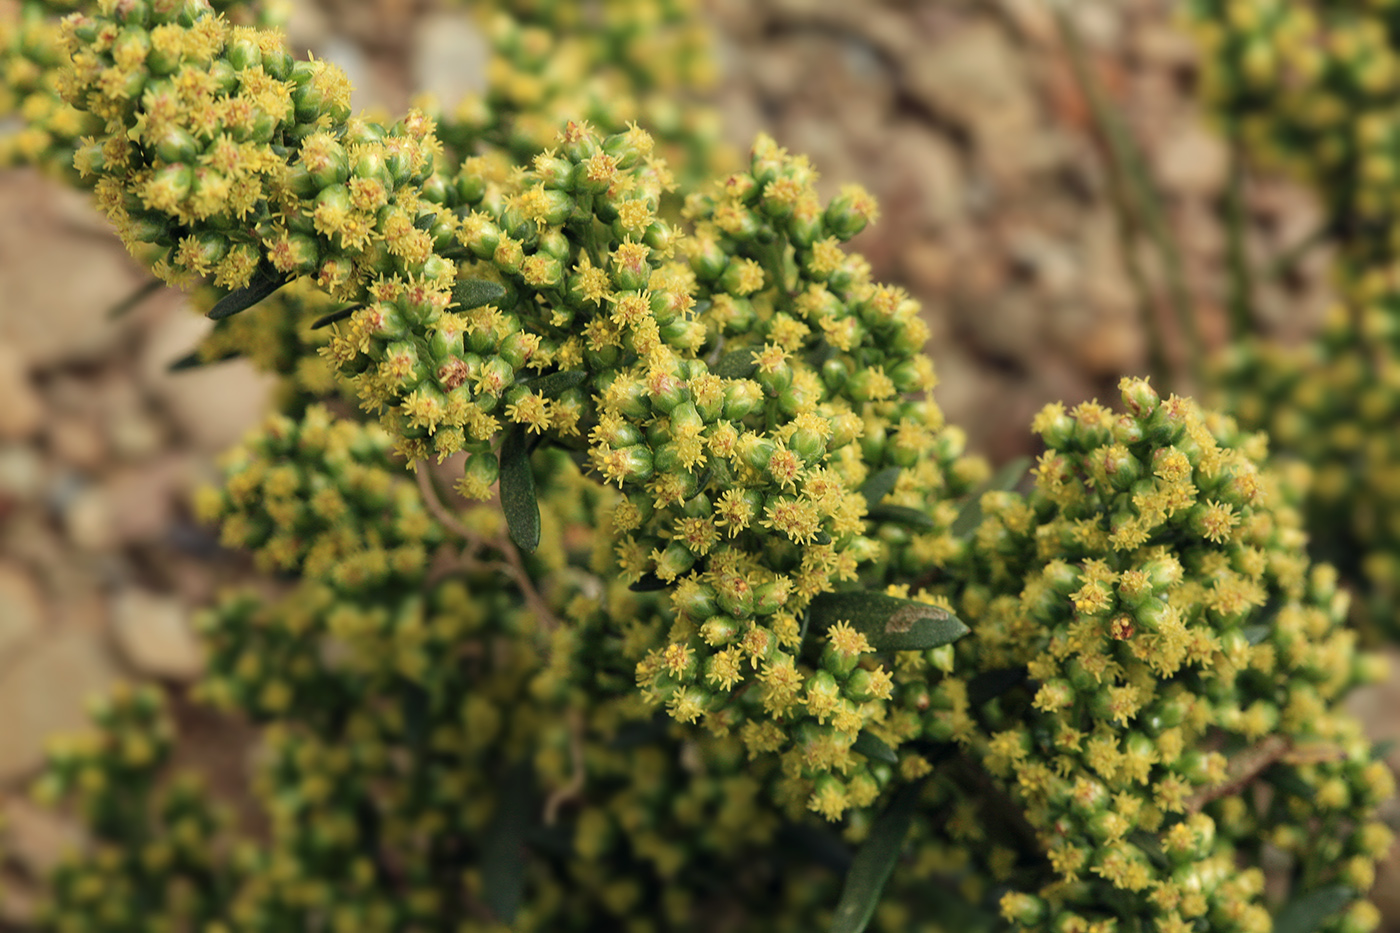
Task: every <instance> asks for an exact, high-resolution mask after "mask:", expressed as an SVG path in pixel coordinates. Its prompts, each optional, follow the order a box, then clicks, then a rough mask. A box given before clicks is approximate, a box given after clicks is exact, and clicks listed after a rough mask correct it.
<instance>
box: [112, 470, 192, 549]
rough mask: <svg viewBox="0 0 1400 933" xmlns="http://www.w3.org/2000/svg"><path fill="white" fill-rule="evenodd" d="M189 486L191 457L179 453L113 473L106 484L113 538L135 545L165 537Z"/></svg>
mask: <svg viewBox="0 0 1400 933" xmlns="http://www.w3.org/2000/svg"><path fill="white" fill-rule="evenodd" d="M190 483H191V477H190V464H189V458H188V457H185V456H183V455H180V454H167V455H166V456H165V457H163V458H161V459H158V460H155V461H152V462H149V463H144V464H141V465H140V466H136V467H123V468H121V469H119V470H117V471H116V472H114V473H113V474H112V475H111V476H109V477H108V478H107V479H106V480H104V482H103V486H104V488H105V493H106V498H107V501H108V503H109V507H110V510H111V519H112V535H113V537H114V539H115V540H116V541H118V542H120V543H122V544H134V543H138V542H150V541H156V540H159V539H160V538H162V537H164V536H165V533H166V531H167V530H168V529H169V527H170V524H171V523H172V522H173V521H174V520H175V505H176V502H177V500H178V498H179V497H180V496H181V494H182V493H183V492H184V491H185V490H186V489H187V488H188V487H189V486H190Z"/></svg>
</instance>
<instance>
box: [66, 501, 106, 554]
mask: <svg viewBox="0 0 1400 933" xmlns="http://www.w3.org/2000/svg"><path fill="white" fill-rule="evenodd" d="M112 511H113V510H112V501H111V499H110V498H109V497H108V495H107V492H106V490H104V489H103V488H102V487H101V486H84V487H82V488H81V489H80V490H79V491H78V492H77V493H76V494H75V495H74V496H73V498H72V499H71V500H69V502H68V505H67V508H65V509H64V510H63V528H64V531H66V532H67V534H68V539H69V540H70V541H72V542H73V543H74V544H76V545H77V546H78V547H80V548H82V549H84V550H87V551H104V550H107V549H108V548H111V547H114V546H116V544H117V533H116V523H115V519H114V516H113V514H112Z"/></svg>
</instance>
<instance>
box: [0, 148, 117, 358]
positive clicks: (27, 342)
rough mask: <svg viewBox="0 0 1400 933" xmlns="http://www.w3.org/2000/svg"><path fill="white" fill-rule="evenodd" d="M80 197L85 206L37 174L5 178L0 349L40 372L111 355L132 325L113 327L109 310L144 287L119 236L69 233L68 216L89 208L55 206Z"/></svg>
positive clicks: (1, 188) (0, 200)
mask: <svg viewBox="0 0 1400 933" xmlns="http://www.w3.org/2000/svg"><path fill="white" fill-rule="evenodd" d="M75 197H77V198H79V200H80V201H84V200H85V198H83V197H82V196H80V195H76V194H74V193H72V192H69V191H67V190H66V189H64V188H62V187H60V186H57V185H54V184H53V183H51V182H48V181H46V180H44V179H43V178H41V177H40V176H39V175H38V174H37V173H34V172H29V171H15V172H7V173H6V174H5V176H4V177H3V178H0V204H4V205H5V210H4V211H3V212H0V256H4V257H5V265H4V278H3V293H4V296H5V300H4V302H0V346H8V347H11V348H12V349H13V350H14V351H15V352H17V353H18V354H19V355H20V356H21V357H22V358H23V359H24V361H25V362H26V364H27V365H29V366H30V367H33V368H36V369H43V368H46V367H49V366H52V365H54V364H56V363H61V362H70V361H82V360H93V359H97V358H100V357H102V356H104V355H106V354H107V353H109V352H111V350H112V349H113V348H114V347H115V346H116V343H117V341H118V340H119V339H120V337H121V335H122V333H123V332H124V330H125V328H126V327H127V326H129V324H128V323H127V322H111V321H108V320H107V319H106V314H107V310H108V309H109V308H111V307H112V306H113V305H115V304H116V303H117V302H119V301H121V300H122V298H124V297H125V296H126V295H128V294H130V293H131V292H132V290H133V289H134V288H135V286H136V283H137V282H138V281H140V275H141V274H140V273H138V272H137V270H136V267H135V264H134V262H132V261H131V260H130V259H129V258H127V256H126V255H125V253H124V252H123V251H122V248H121V245H120V243H119V242H118V241H117V238H116V234H115V233H114V234H112V237H111V241H110V242H105V241H104V240H103V239H102V238H101V237H94V236H92V235H91V234H90V233H80V232H76V231H74V230H73V229H72V227H73V224H72V223H71V222H70V221H69V220H68V219H67V218H66V217H64V216H63V214H64V213H66V212H69V213H71V212H73V211H80V210H86V211H87V213H88V214H89V215H92V210H91V208H81V206H80V205H75V204H69V205H68V206H67V207H66V208H61V207H56V206H55V204H56V203H60V204H62V203H65V202H71V201H72V199H73V198H75Z"/></svg>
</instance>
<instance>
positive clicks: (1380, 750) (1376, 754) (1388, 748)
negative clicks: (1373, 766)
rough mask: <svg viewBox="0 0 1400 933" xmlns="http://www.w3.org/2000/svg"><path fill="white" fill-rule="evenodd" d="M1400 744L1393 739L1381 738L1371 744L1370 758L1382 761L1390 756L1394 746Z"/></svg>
mask: <svg viewBox="0 0 1400 933" xmlns="http://www.w3.org/2000/svg"><path fill="white" fill-rule="evenodd" d="M1397 744H1400V742H1397V741H1396V740H1395V739H1381V740H1380V741H1379V742H1377V743H1376V744H1375V745H1372V746H1371V758H1372V759H1373V760H1375V761H1382V760H1384V759H1386V758H1389V757H1390V753H1391V752H1393V751H1395V746H1396V745H1397Z"/></svg>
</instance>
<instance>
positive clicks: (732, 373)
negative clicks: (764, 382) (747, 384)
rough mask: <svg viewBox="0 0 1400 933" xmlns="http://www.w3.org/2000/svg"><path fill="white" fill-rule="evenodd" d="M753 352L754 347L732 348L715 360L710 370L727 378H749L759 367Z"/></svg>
mask: <svg viewBox="0 0 1400 933" xmlns="http://www.w3.org/2000/svg"><path fill="white" fill-rule="evenodd" d="M753 354H754V351H753V348H752V347H744V348H743V349H742V350H731V351H730V352H728V353H726V354H724V356H721V357H720V358H719V359H718V360H716V361H715V365H714V367H713V368H712V369H711V370H710V372H712V373H714V374H715V375H716V376H723V377H724V378H725V379H747V378H749V377H750V376H752V375H753V374H754V372H755V371H756V370H757V369H758V363H756V362H755V361H754V358H753Z"/></svg>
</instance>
